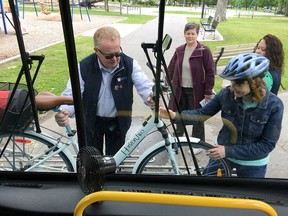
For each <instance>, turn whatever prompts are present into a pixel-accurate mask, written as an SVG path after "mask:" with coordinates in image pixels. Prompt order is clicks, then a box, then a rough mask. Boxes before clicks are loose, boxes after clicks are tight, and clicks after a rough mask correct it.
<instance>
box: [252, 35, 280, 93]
mask: <svg viewBox="0 0 288 216" xmlns="http://www.w3.org/2000/svg"><path fill="white" fill-rule="evenodd" d="M254 52H255V53H258V54H260V55H263V56H265V57H266V58H268V59H269V60H270V65H269V72H268V73H267V74H266V77H265V78H264V80H265V81H266V82H267V86H268V89H269V90H270V91H271V92H272V93H274V94H275V95H277V94H278V91H279V87H280V85H281V76H282V75H283V74H284V70H283V69H284V49H283V45H282V42H281V41H280V39H279V38H278V37H276V36H275V35H272V34H267V35H265V36H264V37H263V38H261V39H260V40H259V42H258V43H257V45H256V47H255V49H254Z"/></svg>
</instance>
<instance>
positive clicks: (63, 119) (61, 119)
mask: <svg viewBox="0 0 288 216" xmlns="http://www.w3.org/2000/svg"><path fill="white" fill-rule="evenodd" d="M69 116H70V111H69V110H67V109H64V108H63V109H62V111H61V112H59V113H57V114H56V115H55V121H56V122H57V124H58V125H59V126H60V127H64V126H65V125H66V124H68V123H69Z"/></svg>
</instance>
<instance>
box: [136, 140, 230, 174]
mask: <svg viewBox="0 0 288 216" xmlns="http://www.w3.org/2000/svg"><path fill="white" fill-rule="evenodd" d="M190 144H191V146H192V148H193V151H194V154H195V157H196V160H197V162H198V166H199V171H200V173H201V176H223V177H230V176H231V171H230V168H229V166H228V164H227V163H226V161H225V160H224V159H219V160H211V159H210V158H209V157H208V156H207V155H206V153H205V151H206V150H207V149H210V148H212V147H213V146H212V145H210V144H208V143H204V142H197V143H194V142H191V143H190ZM172 145H173V146H174V152H175V154H174V155H175V158H176V161H177V166H178V170H179V171H180V175H188V171H187V169H186V166H185V163H184V159H183V156H182V153H181V150H180V146H181V147H182V149H183V152H184V156H185V158H186V161H187V165H188V169H189V174H190V175H195V176H196V175H197V173H196V168H195V165H194V162H193V159H192V156H191V152H190V148H189V144H188V143H187V142H180V143H173V144H172ZM140 160H141V159H140ZM138 164H139V165H138V167H136V172H135V173H138V174H153V175H174V172H173V169H172V165H171V163H170V159H169V158H168V153H167V151H166V148H165V146H164V145H161V146H159V147H158V148H156V149H154V150H153V151H151V152H150V153H149V154H147V155H146V157H145V158H144V159H142V161H140V162H139V163H138Z"/></svg>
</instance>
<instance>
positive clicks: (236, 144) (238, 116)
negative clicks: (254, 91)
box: [176, 86, 284, 161]
mask: <svg viewBox="0 0 288 216" xmlns="http://www.w3.org/2000/svg"><path fill="white" fill-rule="evenodd" d="M283 109H284V106H283V102H282V101H281V100H280V99H279V98H278V97H277V96H276V95H274V94H272V93H270V92H268V91H267V93H266V95H265V96H264V98H263V100H262V101H261V102H260V103H259V104H258V105H257V106H256V107H255V108H248V109H246V110H245V109H244V108H243V103H242V99H241V98H236V99H235V98H234V95H233V93H231V91H230V87H229V86H228V87H226V88H224V89H222V90H221V91H220V93H219V94H217V95H216V96H215V97H214V98H213V99H212V100H211V101H210V102H209V103H208V104H207V105H206V106H204V107H203V108H201V109H197V110H185V111H183V112H182V118H183V120H184V122H185V123H186V124H197V122H199V121H205V120H207V119H209V118H211V117H212V116H214V115H215V114H217V113H218V112H219V111H221V118H222V122H223V126H222V128H221V130H220V132H219V134H218V137H217V143H218V144H219V145H224V146H225V153H226V157H227V158H232V159H237V160H248V161H249V160H259V159H263V158H265V157H267V156H268V155H269V153H270V152H271V151H272V150H273V149H274V148H275V145H276V143H277V141H278V139H279V136H280V132H281V125H282V117H283ZM179 119H180V116H179V114H177V116H176V123H177V122H180V120H179Z"/></svg>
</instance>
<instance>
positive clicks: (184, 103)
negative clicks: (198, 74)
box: [176, 87, 205, 141]
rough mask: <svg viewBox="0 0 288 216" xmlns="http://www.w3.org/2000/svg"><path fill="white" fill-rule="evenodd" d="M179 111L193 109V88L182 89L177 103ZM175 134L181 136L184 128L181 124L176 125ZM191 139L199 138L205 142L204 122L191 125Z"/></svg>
mask: <svg viewBox="0 0 288 216" xmlns="http://www.w3.org/2000/svg"><path fill="white" fill-rule="evenodd" d="M179 108H180V111H182V110H192V109H194V95H193V88H184V87H182V95H181V98H180V103H179ZM176 133H177V135H178V136H183V134H184V127H183V125H182V124H181V123H179V124H176ZM192 137H196V138H199V139H200V140H202V141H205V126H204V122H200V123H199V124H198V125H193V129H192Z"/></svg>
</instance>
